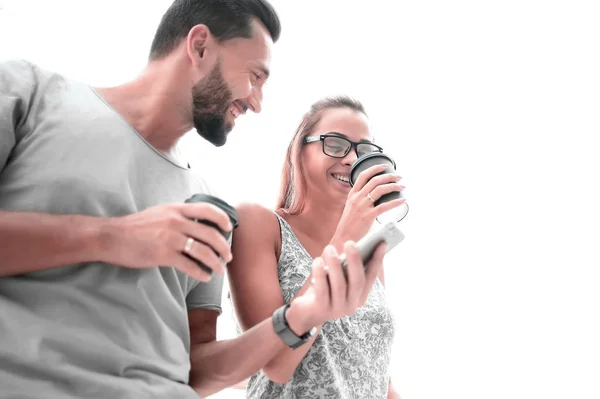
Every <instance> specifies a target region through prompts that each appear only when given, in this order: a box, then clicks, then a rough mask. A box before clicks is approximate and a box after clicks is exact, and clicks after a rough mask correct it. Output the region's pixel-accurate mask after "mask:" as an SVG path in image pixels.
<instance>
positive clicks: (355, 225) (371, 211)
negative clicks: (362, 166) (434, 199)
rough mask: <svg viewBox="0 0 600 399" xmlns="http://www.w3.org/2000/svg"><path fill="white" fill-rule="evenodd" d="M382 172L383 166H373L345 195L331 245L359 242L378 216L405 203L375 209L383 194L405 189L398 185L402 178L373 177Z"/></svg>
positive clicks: (401, 199) (380, 206) (402, 199)
mask: <svg viewBox="0 0 600 399" xmlns="http://www.w3.org/2000/svg"><path fill="white" fill-rule="evenodd" d="M385 168H386V165H376V166H372V167H370V168H368V169H367V170H365V171H364V172H362V173H361V174H360V175H358V179H356V182H355V183H354V187H352V190H350V192H349V193H348V199H347V200H346V206H345V207H344V212H343V213H342V217H341V219H340V221H339V223H338V226H337V228H336V231H335V233H334V235H333V239H332V240H331V242H332V243H334V242H336V243H343V242H346V241H358V240H360V239H361V238H362V237H363V236H364V235H365V234H367V232H368V231H369V229H370V228H371V225H372V224H373V222H374V221H375V219H376V218H377V217H378V216H380V215H381V214H383V213H385V212H387V211H389V210H391V209H394V208H397V207H399V206H400V205H402V204H404V202H405V199H404V198H400V199H395V200H392V201H389V202H384V203H382V204H379V205H377V206H375V202H376V201H377V200H378V199H379V198H381V197H382V196H384V195H385V194H389V193H392V192H400V191H402V190H403V189H404V186H402V185H400V184H399V183H398V181H399V180H400V179H401V177H400V176H398V175H396V174H393V173H385V174H382V175H379V176H375V175H376V174H378V173H381V172H383V171H384V170H385ZM373 176H375V177H373Z"/></svg>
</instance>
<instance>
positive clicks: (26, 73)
mask: <svg viewBox="0 0 600 399" xmlns="http://www.w3.org/2000/svg"><path fill="white" fill-rule="evenodd" d="M66 80H68V79H67V78H66V77H65V76H63V75H62V74H60V73H58V72H55V71H52V70H50V69H46V68H43V67H41V66H40V65H38V64H36V63H34V62H31V61H28V60H25V59H19V58H15V59H8V60H0V88H1V89H2V92H3V94H5V95H6V94H8V95H13V96H17V97H24V96H28V95H34V94H35V93H36V92H37V91H38V89H42V88H44V87H45V86H47V85H46V83H48V82H50V81H54V82H56V81H66Z"/></svg>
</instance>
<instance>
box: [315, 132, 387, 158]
mask: <svg viewBox="0 0 600 399" xmlns="http://www.w3.org/2000/svg"><path fill="white" fill-rule="evenodd" d="M315 141H322V142H323V153H324V154H325V155H327V156H330V157H333V158H344V157H345V156H346V155H348V153H349V152H350V150H351V149H352V148H353V147H354V151H356V157H357V158H360V157H361V156H363V155H367V154H372V153H377V152H383V148H381V147H380V146H378V145H376V144H373V143H367V142H364V141H363V142H359V143H355V142H354V141H350V140H348V139H347V138H345V137H341V136H338V135H335V134H330V133H328V134H321V135H319V136H308V137H305V138H304V143H305V144H309V143H314V142H315Z"/></svg>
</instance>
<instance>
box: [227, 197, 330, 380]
mask: <svg viewBox="0 0 600 399" xmlns="http://www.w3.org/2000/svg"><path fill="white" fill-rule="evenodd" d="M238 213H239V227H238V228H237V229H236V230H235V232H234V234H233V239H232V253H233V260H232V261H231V262H230V263H229V265H228V267H227V272H228V276H229V285H230V288H231V295H232V298H233V303H234V305H235V310H236V315H237V318H238V321H239V323H240V326H241V327H242V329H243V330H244V331H245V330H248V329H250V328H252V327H253V326H255V325H256V324H258V323H260V322H261V321H263V320H265V319H267V318H270V317H271V315H272V314H273V312H274V311H275V310H276V309H277V308H279V307H281V306H283V305H284V299H283V294H282V292H281V287H280V286H279V277H278V273H277V261H278V259H277V256H278V252H279V251H278V249H279V247H280V245H281V243H280V241H281V239H280V228H279V221H278V220H277V216H276V215H275V214H274V213H273V212H272V211H270V210H268V209H266V208H264V207H262V206H260V205H255V204H242V205H240V206H239V207H238ZM308 280H310V279H308ZM308 287H309V282H308V281H307V282H306V283H305V284H304V286H303V287H302V288H301V289H300V291H299V292H298V294H296V296H299V295H301V294H302V293H304V291H306V289H308ZM318 328H319V329H320V326H318ZM294 332H295V333H296V334H297V335H302V334H304V333H305V332H306V331H294ZM317 335H318V334H315V335H314V336H313V338H312V339H311V340H310V341H309V342H307V343H305V344H304V345H302V346H300V347H299V348H297V349H295V350H292V349H290V348H285V349H283V350H282V351H281V352H279V354H278V355H277V356H275V357H274V358H273V359H272V360H271V361H270V362H269V363H268V364H267V365H266V366H265V367H264V368H263V371H264V373H265V374H266V375H267V377H269V379H270V380H271V381H273V382H276V383H279V384H284V383H286V382H288V381H289V380H290V378H291V377H292V376H293V374H294V371H295V370H296V368H297V367H298V364H299V363H300V362H301V361H302V359H303V358H304V356H305V355H306V353H307V352H308V350H309V349H310V347H311V346H312V343H313V342H314V340H315V339H316V336H317Z"/></svg>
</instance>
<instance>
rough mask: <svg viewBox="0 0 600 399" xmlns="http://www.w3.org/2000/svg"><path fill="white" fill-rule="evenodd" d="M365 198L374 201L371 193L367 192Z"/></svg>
mask: <svg viewBox="0 0 600 399" xmlns="http://www.w3.org/2000/svg"><path fill="white" fill-rule="evenodd" d="M367 198H368V199H370V200H371V202H372V203H375V200H374V199H373V197H371V193H368V194H367Z"/></svg>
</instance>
